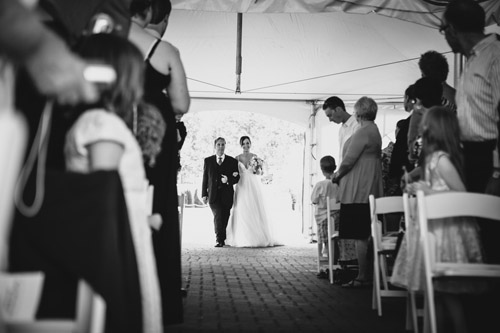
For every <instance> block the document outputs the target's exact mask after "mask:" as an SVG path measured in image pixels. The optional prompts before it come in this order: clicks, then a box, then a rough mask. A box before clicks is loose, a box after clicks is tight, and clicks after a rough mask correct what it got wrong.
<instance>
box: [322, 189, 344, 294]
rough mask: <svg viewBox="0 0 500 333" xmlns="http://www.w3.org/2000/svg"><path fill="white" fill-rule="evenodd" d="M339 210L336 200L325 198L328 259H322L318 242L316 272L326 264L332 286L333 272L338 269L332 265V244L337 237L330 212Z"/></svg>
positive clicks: (333, 252) (333, 254) (333, 251)
mask: <svg viewBox="0 0 500 333" xmlns="http://www.w3.org/2000/svg"><path fill="white" fill-rule="evenodd" d="M339 209H340V203H339V202H337V201H336V199H330V197H328V196H327V197H326V210H327V212H328V214H327V223H328V236H329V237H328V259H326V258H323V254H322V253H321V247H320V245H321V244H320V242H319V241H318V258H317V262H318V272H319V271H320V269H321V265H322V264H328V278H329V280H330V284H333V270H334V269H335V268H338V267H339V266H338V265H334V258H335V257H334V256H335V247H334V244H333V241H334V238H335V237H337V236H338V231H336V230H335V221H333V219H332V216H331V212H332V211H335V210H339Z"/></svg>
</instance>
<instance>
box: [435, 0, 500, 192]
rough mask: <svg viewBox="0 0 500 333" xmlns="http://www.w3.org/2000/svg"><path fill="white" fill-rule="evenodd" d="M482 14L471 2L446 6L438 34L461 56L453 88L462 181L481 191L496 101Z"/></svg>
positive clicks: (494, 67) (494, 56)
mask: <svg viewBox="0 0 500 333" xmlns="http://www.w3.org/2000/svg"><path fill="white" fill-rule="evenodd" d="M484 27H485V13H484V10H483V8H482V7H481V6H480V5H479V4H478V3H477V2H475V1H463V0H462V1H452V2H450V4H448V6H447V8H446V10H445V13H444V15H443V20H442V24H441V27H440V29H439V31H440V32H441V33H442V34H444V36H445V38H446V41H447V42H448V44H449V46H450V47H451V49H452V51H453V52H454V53H460V54H462V55H464V56H465V57H466V58H467V61H466V63H465V67H464V71H463V73H462V75H461V76H460V81H459V83H458V86H457V94H456V103H457V116H458V120H459V124H460V130H461V135H462V143H463V147H464V157H465V177H466V179H465V181H466V185H467V189H468V190H469V191H471V192H484V190H485V187H486V184H487V181H488V179H489V177H490V176H491V174H492V172H493V150H494V149H495V146H496V139H497V137H498V129H497V123H498V121H499V115H498V111H497V106H498V104H499V101H500V41H499V40H498V39H497V36H496V35H495V34H491V35H486V34H485V33H484Z"/></svg>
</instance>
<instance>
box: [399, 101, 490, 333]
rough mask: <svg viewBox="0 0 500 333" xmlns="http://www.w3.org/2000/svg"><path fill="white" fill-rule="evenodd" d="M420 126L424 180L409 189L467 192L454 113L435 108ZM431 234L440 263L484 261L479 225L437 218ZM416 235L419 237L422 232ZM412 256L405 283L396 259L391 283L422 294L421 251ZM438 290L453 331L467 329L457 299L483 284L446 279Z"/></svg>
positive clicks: (438, 283) (466, 220) (436, 284)
mask: <svg viewBox="0 0 500 333" xmlns="http://www.w3.org/2000/svg"><path fill="white" fill-rule="evenodd" d="M420 127H421V128H420V131H421V133H422V151H421V154H420V160H421V161H420V165H421V167H422V172H423V174H422V178H423V180H421V181H419V182H415V183H411V184H408V191H409V192H410V193H415V192H416V191H418V190H422V191H423V192H424V193H425V194H426V195H432V193H436V192H442V191H465V184H464V182H463V179H464V175H463V157H462V152H461V148H460V130H459V126H458V120H457V117H456V114H455V113H454V112H452V111H450V110H449V109H448V108H446V107H433V108H431V109H429V111H427V113H426V114H425V115H424V118H423V119H422V122H421V124H420ZM410 223H416V221H412V222H410ZM429 232H431V233H432V234H433V235H434V237H435V240H436V242H435V250H434V253H435V256H436V260H439V261H443V262H482V261H483V255H482V246H481V242H480V238H479V227H478V224H477V222H476V220H475V219H472V218H470V217H469V218H466V217H463V218H462V217H460V218H443V219H439V220H435V221H433V222H432V223H430V224H429ZM413 234H414V235H415V236H416V237H418V230H416V231H415V232H414V233H413ZM411 243H412V244H418V239H413V240H412V241H411ZM412 252H413V253H414V259H415V260H412V258H411V257H407V258H406V265H407V267H406V269H407V276H406V277H405V279H407V281H404V279H403V280H402V279H401V274H400V273H398V272H399V270H400V269H399V268H398V267H397V266H398V265H401V264H400V263H398V260H396V264H395V265H396V267H395V269H394V272H395V273H394V274H393V277H392V279H391V282H395V284H400V285H401V284H403V285H405V284H406V285H407V286H408V287H409V288H410V290H412V291H419V290H422V289H423V283H424V282H423V262H422V252H421V251H417V250H415V251H412ZM398 259H400V258H399V256H398ZM408 272H409V273H408ZM434 288H435V290H436V292H437V293H436V295H441V296H442V301H443V303H442V304H443V305H445V308H446V309H447V310H448V311H449V314H450V315H451V320H452V322H453V326H454V327H453V331H454V332H461V331H463V330H464V329H466V324H465V322H464V318H465V316H464V313H463V309H462V304H461V302H460V299H459V298H458V295H459V294H464V293H465V294H467V293H479V292H482V291H484V282H481V283H480V284H476V283H474V281H469V280H459V279H446V280H444V281H443V280H438V281H435V282H434ZM437 304H439V303H437ZM443 331H448V330H446V329H444V330H443Z"/></svg>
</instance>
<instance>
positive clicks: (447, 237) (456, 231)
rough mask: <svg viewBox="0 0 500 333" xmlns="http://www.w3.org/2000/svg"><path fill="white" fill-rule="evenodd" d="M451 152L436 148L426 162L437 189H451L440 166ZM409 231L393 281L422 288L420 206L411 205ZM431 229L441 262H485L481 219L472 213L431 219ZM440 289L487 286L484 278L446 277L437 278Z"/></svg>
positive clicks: (458, 290) (457, 290)
mask: <svg viewBox="0 0 500 333" xmlns="http://www.w3.org/2000/svg"><path fill="white" fill-rule="evenodd" d="M443 156H448V155H447V154H446V153H445V152H443V151H436V152H434V153H433V154H432V156H431V157H430V160H429V161H428V163H427V164H426V166H425V168H426V169H425V182H426V183H427V185H428V186H429V187H430V188H432V189H433V190H435V191H450V188H449V187H448V185H447V184H446V182H445V181H444V179H443V177H442V175H441V174H440V172H439V170H438V169H437V164H438V162H439V159H440V158H442V157H443ZM411 211H412V212H411V214H410V215H411V216H410V221H406V222H407V223H406V227H407V232H406V234H405V237H404V239H403V242H402V244H401V248H400V250H399V253H398V256H397V258H396V261H395V264H394V270H393V274H392V277H391V283H393V284H394V285H397V286H401V287H404V288H408V289H410V290H412V291H422V290H423V287H424V278H423V277H424V267H423V253H422V251H421V250H420V230H419V227H418V216H417V209H416V207H412V209H411ZM429 232H431V233H432V234H433V235H434V237H435V250H434V253H435V254H436V260H437V261H441V262H459V263H460V262H462V263H465V262H482V261H483V255H482V246H481V242H480V237H479V226H478V224H477V221H476V220H475V219H473V218H471V217H456V218H443V219H436V220H433V221H432V223H429ZM434 288H435V290H436V291H443V292H448V293H478V292H483V291H485V289H486V285H485V284H484V282H482V281H478V282H477V283H476V281H469V280H460V279H446V280H445V281H439V280H438V281H435V282H434Z"/></svg>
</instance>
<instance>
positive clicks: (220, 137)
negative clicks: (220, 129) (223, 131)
mask: <svg viewBox="0 0 500 333" xmlns="http://www.w3.org/2000/svg"><path fill="white" fill-rule="evenodd" d="M219 140H222V141H224V142H226V139H224V138H223V137H222V136H219V137H218V138H217V139H215V140H214V147H215V146H216V145H217V142H218V141H219Z"/></svg>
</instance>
